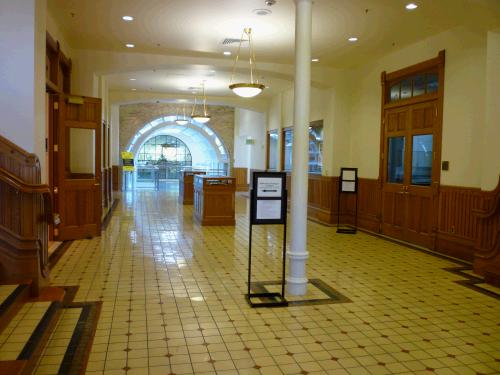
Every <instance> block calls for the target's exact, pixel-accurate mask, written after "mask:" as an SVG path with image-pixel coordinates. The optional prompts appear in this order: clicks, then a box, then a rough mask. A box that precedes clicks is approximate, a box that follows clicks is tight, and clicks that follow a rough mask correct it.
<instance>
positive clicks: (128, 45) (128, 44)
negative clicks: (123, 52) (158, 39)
mask: <svg viewBox="0 0 500 375" xmlns="http://www.w3.org/2000/svg"><path fill="white" fill-rule="evenodd" d="M125 47H127V48H134V47H135V44H132V43H127V44H125Z"/></svg>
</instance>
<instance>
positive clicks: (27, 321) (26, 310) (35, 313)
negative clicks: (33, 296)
mask: <svg viewBox="0 0 500 375" xmlns="http://www.w3.org/2000/svg"><path fill="white" fill-rule="evenodd" d="M49 306H50V302H29V303H25V304H24V305H23V307H22V308H21V310H20V311H19V312H18V313H17V314H16V316H15V317H14V319H12V321H11V322H10V323H9V325H8V326H7V327H6V328H5V330H4V331H3V332H2V334H1V335H0V361H13V360H16V359H17V358H18V356H19V354H20V353H21V351H22V350H23V348H24V346H25V345H26V343H27V342H28V340H29V338H30V337H31V335H32V334H33V332H34V331H35V328H36V326H37V325H38V323H39V322H40V320H41V318H42V317H43V316H44V314H45V312H46V311H47V309H48V308H49Z"/></svg>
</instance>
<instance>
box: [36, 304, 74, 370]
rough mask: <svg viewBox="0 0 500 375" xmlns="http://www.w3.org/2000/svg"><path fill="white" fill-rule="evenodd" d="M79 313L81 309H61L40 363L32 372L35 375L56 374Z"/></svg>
mask: <svg viewBox="0 0 500 375" xmlns="http://www.w3.org/2000/svg"><path fill="white" fill-rule="evenodd" d="M81 312H82V309H81V308H71V309H62V312H61V316H60V317H59V321H58V323H57V326H56V327H55V329H54V332H53V333H52V335H51V336H50V339H49V341H48V342H47V345H46V347H45V350H44V352H43V354H42V358H41V360H40V363H39V365H38V366H37V368H36V370H35V372H34V374H35V375H52V374H57V373H58V371H59V368H60V366H61V363H62V361H63V358H64V355H65V353H66V350H67V348H68V345H69V344H70V341H71V337H72V335H73V332H74V330H75V327H76V324H77V322H78V318H79V317H80V314H81Z"/></svg>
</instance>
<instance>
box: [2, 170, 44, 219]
mask: <svg viewBox="0 0 500 375" xmlns="http://www.w3.org/2000/svg"><path fill="white" fill-rule="evenodd" d="M0 181H2V182H5V183H6V184H8V185H9V186H11V187H12V188H14V189H16V190H18V191H20V192H22V193H28V194H40V195H41V196H42V197H43V204H44V207H45V210H46V216H45V219H46V220H47V222H48V223H51V224H52V222H53V219H52V193H51V191H50V188H49V186H48V185H45V184H27V183H26V182H24V181H23V180H21V179H20V178H19V177H17V176H16V175H14V174H12V173H10V172H9V171H7V170H5V169H4V168H2V167H0Z"/></svg>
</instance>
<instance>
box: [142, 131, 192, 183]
mask: <svg viewBox="0 0 500 375" xmlns="http://www.w3.org/2000/svg"><path fill="white" fill-rule="evenodd" d="M136 160H137V169H138V175H137V178H138V180H142V179H147V178H148V176H149V174H148V173H147V169H148V167H151V168H152V167H154V168H157V169H158V172H157V173H158V177H159V178H160V179H165V178H166V179H178V178H179V173H180V171H182V170H183V169H184V168H186V167H190V166H191V163H192V157H191V152H190V151H189V148H188V147H187V146H186V144H185V143H184V142H182V141H181V140H180V139H179V138H176V137H173V136H171V135H157V136H156V137H153V138H151V139H149V140H147V141H146V142H145V143H144V144H143V145H142V147H141V148H140V149H139V152H138V153H137V159H136ZM143 175H144V176H143Z"/></svg>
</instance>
